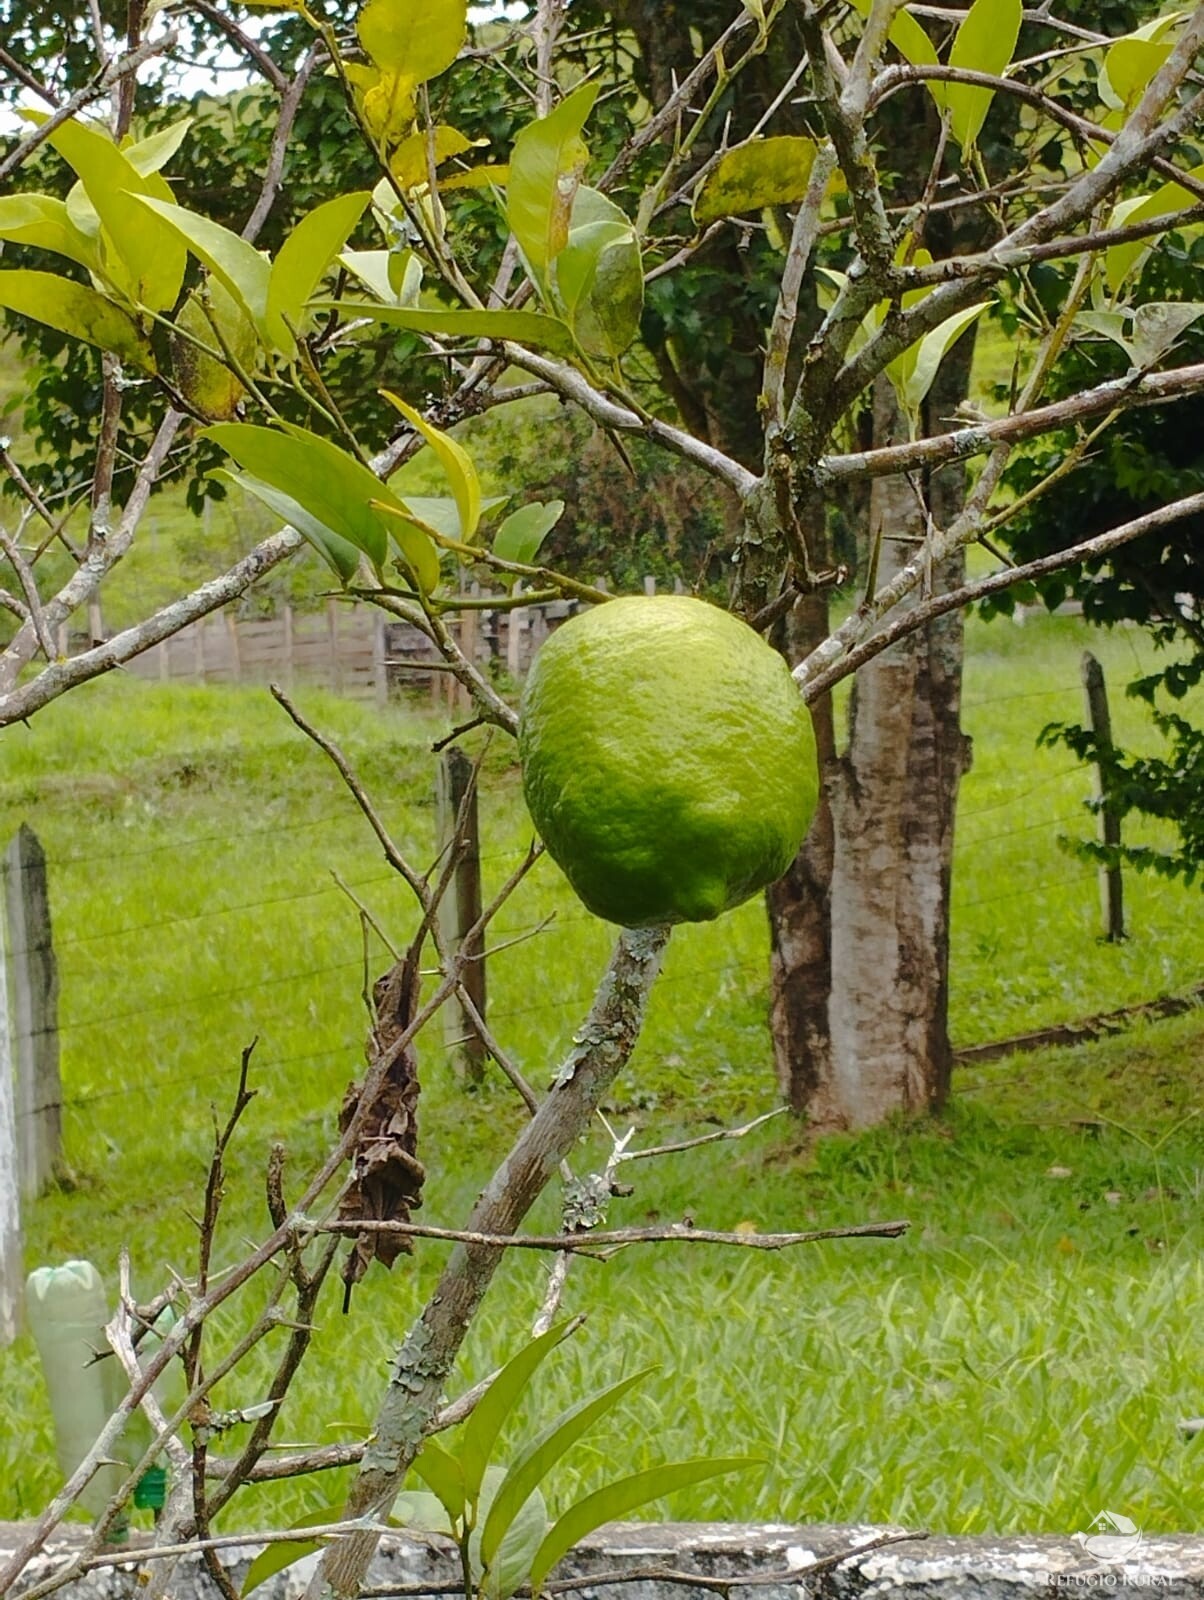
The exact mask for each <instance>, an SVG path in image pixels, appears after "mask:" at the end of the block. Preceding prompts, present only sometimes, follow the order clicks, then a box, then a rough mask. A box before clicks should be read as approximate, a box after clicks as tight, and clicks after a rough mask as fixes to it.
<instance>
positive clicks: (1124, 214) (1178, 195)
mask: <svg viewBox="0 0 1204 1600" xmlns="http://www.w3.org/2000/svg"><path fill="white" fill-rule="evenodd" d="M1189 176H1190V177H1192V178H1196V179H1204V166H1199V167H1193V168H1192V169H1191V172H1190V173H1189ZM1195 204H1196V196H1195V195H1194V194H1192V192H1191V191H1190V189H1185V188H1184V187H1183V185H1182V184H1181V183H1175V182H1173V181H1172V182H1171V183H1164V184H1163V185H1162V187H1161V188H1160V189H1155V191H1154V192H1153V194H1148V195H1144V196H1141V197H1139V198H1138V199H1136V200H1122V201H1121V202H1120V203H1119V204H1118V205H1117V206H1116V207H1115V208H1114V209H1113V212H1112V216H1111V218H1110V219H1109V226H1110V227H1113V228H1118V227H1122V226H1123V225H1124V224H1125V223H1129V222H1150V221H1152V220H1153V219H1154V218H1155V217H1164V216H1167V215H1168V214H1169V213H1170V212H1172V211H1183V210H1185V209H1186V208H1187V207H1188V206H1193V205H1195ZM1152 244H1153V238H1151V240H1150V241H1148V242H1147V241H1143V240H1141V239H1134V240H1132V241H1131V242H1130V243H1129V244H1114V245H1112V246H1111V247H1110V249H1108V250H1107V251H1105V253H1104V261H1105V270H1106V273H1107V278H1108V286H1109V288H1110V289H1111V290H1112V292H1113V294H1115V293H1116V291H1117V290H1118V289H1119V288H1120V286H1121V284H1122V283H1123V282H1124V280H1125V279H1126V278H1127V277H1128V275H1129V273H1130V271H1131V270H1132V268H1133V267H1134V265H1135V264H1136V263H1137V261H1138V260H1139V259H1140V258H1141V257H1142V256H1144V255H1145V254H1146V252H1147V251H1148V250H1150V249H1151V248H1152Z"/></svg>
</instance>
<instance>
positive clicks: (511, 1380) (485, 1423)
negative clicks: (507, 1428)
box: [460, 1322, 575, 1501]
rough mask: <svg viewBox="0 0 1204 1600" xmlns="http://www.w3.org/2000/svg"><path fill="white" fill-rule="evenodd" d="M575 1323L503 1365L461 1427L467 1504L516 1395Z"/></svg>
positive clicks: (476, 1490) (542, 1338) (525, 1348)
mask: <svg viewBox="0 0 1204 1600" xmlns="http://www.w3.org/2000/svg"><path fill="white" fill-rule="evenodd" d="M574 1326H575V1324H574V1323H572V1322H560V1323H557V1325H556V1326H555V1327H554V1328H549V1329H548V1331H547V1333H543V1334H540V1336H539V1338H538V1339H532V1340H531V1342H530V1343H529V1344H526V1345H524V1346H523V1348H522V1349H521V1350H520V1351H519V1352H518V1354H517V1355H516V1356H513V1357H511V1359H510V1360H509V1361H508V1362H507V1363H506V1365H505V1366H504V1367H503V1368H502V1370H501V1371H500V1372H499V1373H498V1375H497V1377H496V1378H495V1379H494V1380H493V1382H492V1383H491V1384H490V1385H489V1387H488V1389H486V1391H485V1393H484V1394H483V1395H482V1396H481V1398H480V1399H479V1400H478V1401H477V1403H476V1405H475V1407H474V1408H473V1411H472V1414H471V1416H470V1417H469V1419H468V1421H467V1422H466V1423H465V1424H464V1435H463V1438H462V1440H461V1443H460V1459H461V1461H462V1462H463V1463H464V1486H465V1490H466V1492H467V1494H468V1498H469V1500H470V1501H473V1500H475V1499H476V1498H477V1495H478V1494H479V1492H480V1488H481V1483H482V1480H483V1479H484V1476H485V1468H486V1467H487V1466H488V1465H489V1457H490V1455H491V1454H492V1453H493V1447H494V1445H495V1444H496V1443H497V1436H498V1434H499V1433H500V1432H501V1431H502V1426H503V1424H504V1423H505V1421H506V1418H507V1417H508V1416H509V1415H510V1413H511V1412H512V1411H513V1410H514V1407H515V1405H516V1404H517V1403H518V1400H519V1398H520V1396H521V1395H522V1393H523V1391H524V1390H525V1389H526V1387H527V1385H528V1383H530V1381H531V1379H532V1377H533V1376H534V1374H535V1371H536V1369H537V1368H538V1367H539V1364H540V1362H542V1361H543V1360H544V1358H545V1357H546V1356H547V1355H549V1354H550V1353H551V1352H552V1351H553V1350H554V1349H555V1348H556V1346H557V1345H558V1344H559V1343H560V1342H561V1341H562V1340H563V1339H565V1338H567V1337H568V1335H569V1334H570V1333H571V1332H572V1330H573V1328H574Z"/></svg>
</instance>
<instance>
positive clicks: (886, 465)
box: [815, 362, 1204, 487]
mask: <svg viewBox="0 0 1204 1600" xmlns="http://www.w3.org/2000/svg"><path fill="white" fill-rule="evenodd" d="M1201 389H1204V362H1198V363H1196V364H1195V365H1193V366H1188V367H1173V368H1172V369H1171V370H1170V371H1169V372H1152V373H1148V374H1146V375H1145V376H1142V375H1140V374H1136V373H1135V374H1134V375H1133V376H1132V377H1126V378H1113V379H1110V380H1109V382H1107V383H1101V384H1099V385H1098V386H1097V387H1096V388H1094V389H1085V390H1083V392H1082V393H1081V394H1076V395H1071V396H1070V398H1069V399H1066V400H1058V401H1055V402H1053V403H1052V404H1051V405H1048V406H1041V407H1039V408H1037V409H1036V410H1033V411H1025V412H1017V413H1016V414H1015V415H1014V416H1009V417H1000V418H998V419H995V420H993V421H989V422H981V423H975V424H974V425H973V426H972V427H969V428H956V429H954V431H953V432H951V433H938V434H933V435H931V436H930V437H928V438H926V439H916V440H913V441H910V442H909V443H907V444H896V445H884V446H882V447H881V448H879V449H877V450H862V451H858V452H856V453H854V454H852V455H845V456H825V457H823V459H822V460H821V461H820V462H819V464H818V466H817V467H816V468H815V481H816V482H817V483H818V484H820V485H821V486H825V487H826V486H828V485H831V484H835V483H841V482H847V481H849V480H851V479H858V478H885V477H890V476H892V475H893V474H895V473H899V472H913V471H915V470H917V469H918V468H932V467H936V466H940V465H941V464H943V463H944V462H947V461H965V460H967V459H968V458H969V457H971V456H978V455H984V454H985V453H986V452H987V451H988V450H990V449H991V448H992V447H993V446H994V445H995V444H997V443H999V442H1000V441H1006V442H1008V443H1010V444H1019V443H1021V442H1022V441H1023V440H1025V439H1033V438H1036V437H1037V436H1038V435H1039V434H1042V433H1050V432H1052V430H1053V429H1055V428H1065V427H1070V426H1073V424H1074V423H1076V422H1079V421H1081V420H1083V419H1084V418H1087V417H1092V416H1098V415H1099V414H1100V413H1101V412H1106V411H1115V410H1132V409H1134V408H1135V407H1141V406H1151V405H1163V404H1165V403H1166V402H1168V401H1172V400H1182V399H1186V398H1188V397H1189V396H1191V395H1193V394H1197V393H1199V391H1200V390H1201Z"/></svg>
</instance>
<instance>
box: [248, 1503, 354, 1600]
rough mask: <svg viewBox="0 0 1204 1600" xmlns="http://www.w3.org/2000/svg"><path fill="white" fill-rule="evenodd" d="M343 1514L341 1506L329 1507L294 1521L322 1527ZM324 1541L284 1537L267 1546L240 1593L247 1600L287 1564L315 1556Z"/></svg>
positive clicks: (302, 1526) (251, 1568)
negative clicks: (253, 1591) (254, 1590)
mask: <svg viewBox="0 0 1204 1600" xmlns="http://www.w3.org/2000/svg"><path fill="white" fill-rule="evenodd" d="M342 1515H343V1508H342V1506H327V1507H325V1509H324V1510H322V1511H311V1512H310V1514H309V1515H308V1516H306V1517H302V1518H301V1520H300V1522H294V1523H293V1527H294V1528H297V1529H298V1530H299V1529H301V1528H320V1527H323V1526H324V1525H325V1524H327V1523H333V1522H338V1521H340V1520H341V1518H342ZM324 1543H325V1540H322V1539H281V1540H280V1541H279V1543H277V1544H269V1545H265V1546H264V1548H263V1549H262V1550H261V1551H260V1552H259V1554H258V1555H257V1556H256V1557H255V1559H254V1561H252V1563H251V1565H250V1566H249V1567H248V1568H247V1575H246V1577H245V1578H244V1579H243V1581H242V1588H241V1589H240V1590H239V1594H240V1595H242V1596H243V1600H246V1596H247V1595H249V1594H250V1593H251V1591H252V1590H253V1589H258V1587H259V1585H260V1584H261V1583H264V1582H266V1580H267V1579H268V1578H270V1577H272V1575H273V1574H274V1573H277V1572H283V1571H284V1569H285V1567H291V1566H292V1565H293V1563H294V1562H295V1561H300V1560H301V1558H302V1556H310V1555H313V1553H314V1551H315V1550H320V1549H321V1548H322V1546H323V1544H324Z"/></svg>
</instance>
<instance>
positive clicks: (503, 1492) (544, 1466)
mask: <svg viewBox="0 0 1204 1600" xmlns="http://www.w3.org/2000/svg"><path fill="white" fill-rule="evenodd" d="M526 509H527V510H530V509H532V508H531V507H527V508H526ZM655 1370H656V1369H655V1367H645V1368H644V1369H643V1371H642V1372H637V1373H634V1374H633V1375H632V1376H631V1377H630V1378H624V1379H622V1380H621V1381H620V1382H619V1383H614V1384H611V1385H610V1387H609V1388H606V1389H601V1390H599V1391H598V1393H597V1394H594V1395H587V1396H586V1398H585V1399H584V1400H581V1401H579V1402H578V1403H577V1405H575V1406H571V1407H570V1408H569V1410H567V1411H565V1412H563V1413H562V1414H561V1415H560V1416H559V1417H557V1418H556V1420H555V1421H554V1422H553V1423H551V1424H550V1425H549V1426H548V1427H547V1428H545V1429H544V1431H543V1432H542V1433H541V1434H540V1435H539V1436H538V1438H536V1439H534V1440H532V1442H531V1443H530V1444H529V1445H528V1446H527V1447H526V1449H525V1450H524V1451H523V1452H522V1454H521V1455H520V1456H519V1457H518V1459H517V1460H516V1461H515V1463H514V1465H513V1466H512V1467H511V1468H510V1470H509V1472H507V1474H506V1476H505V1478H504V1479H503V1481H502V1484H501V1487H500V1488H499V1489H498V1492H497V1494H496V1495H495V1496H494V1499H493V1503H492V1505H491V1506H490V1507H489V1515H488V1517H486V1519H485V1524H484V1527H483V1529H482V1531H481V1560H482V1562H483V1563H484V1565H485V1566H486V1567H488V1566H489V1565H490V1563H491V1562H492V1561H493V1557H494V1552H495V1551H496V1550H497V1548H498V1546H499V1545H500V1544H501V1542H502V1540H503V1539H504V1538H505V1536H506V1532H507V1530H508V1529H509V1527H510V1525H511V1523H512V1522H513V1520H514V1518H515V1516H517V1514H518V1512H519V1510H520V1509H521V1508H522V1506H523V1505H524V1504H525V1503H526V1501H527V1497H528V1496H529V1495H530V1494H531V1493H532V1492H533V1491H534V1490H535V1489H536V1488H538V1486H539V1485H540V1484H541V1483H542V1482H543V1480H544V1479H545V1478H546V1477H547V1475H548V1473H549V1472H550V1471H551V1470H552V1468H553V1467H554V1466H555V1465H556V1463H557V1462H558V1461H559V1460H560V1458H561V1456H563V1455H564V1454H565V1453H566V1451H568V1450H570V1449H571V1448H572V1446H573V1445H574V1444H576V1442H577V1440H578V1439H580V1438H581V1436H582V1434H584V1433H586V1432H587V1431H588V1430H589V1429H590V1428H592V1427H593V1425H594V1423H595V1422H597V1421H598V1420H599V1419H600V1418H601V1417H604V1416H605V1415H606V1413H607V1412H608V1411H611V1410H613V1408H614V1407H615V1406H616V1405H618V1403H619V1401H620V1400H621V1399H622V1398H623V1396H624V1395H625V1394H626V1393H627V1391H628V1390H629V1389H633V1388H634V1387H635V1386H636V1384H637V1383H642V1382H643V1381H644V1379H645V1378H646V1377H647V1376H648V1374H649V1373H650V1372H654V1371H655Z"/></svg>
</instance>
